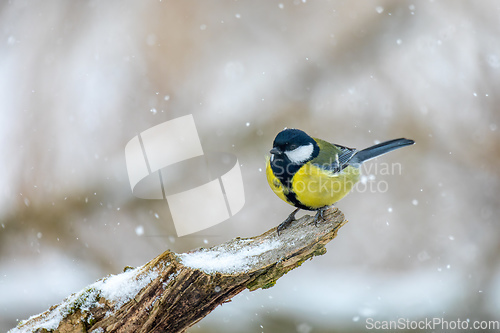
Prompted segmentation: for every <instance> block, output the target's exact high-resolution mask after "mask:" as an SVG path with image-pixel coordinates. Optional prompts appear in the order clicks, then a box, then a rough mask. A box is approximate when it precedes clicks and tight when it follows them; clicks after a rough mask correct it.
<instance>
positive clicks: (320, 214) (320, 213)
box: [313, 206, 328, 227]
mask: <svg viewBox="0 0 500 333" xmlns="http://www.w3.org/2000/svg"><path fill="white" fill-rule="evenodd" d="M327 209H328V206H325V207H321V208H320V209H318V210H317V211H316V215H315V216H314V220H313V221H314V226H316V227H317V226H318V222H319V220H323V221H324V220H325V218H324V216H323V214H324V213H325V210H327Z"/></svg>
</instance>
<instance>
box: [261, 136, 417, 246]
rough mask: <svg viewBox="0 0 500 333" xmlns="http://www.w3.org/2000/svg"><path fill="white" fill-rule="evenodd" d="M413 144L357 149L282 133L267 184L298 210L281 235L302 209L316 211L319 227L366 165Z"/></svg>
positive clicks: (270, 161)
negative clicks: (372, 160) (327, 210)
mask: <svg viewBox="0 0 500 333" xmlns="http://www.w3.org/2000/svg"><path fill="white" fill-rule="evenodd" d="M414 143H415V141H413V140H409V139H405V138H400V139H394V140H389V141H385V142H382V143H379V144H376V145H374V146H371V147H368V148H365V149H362V150H357V149H353V148H348V147H345V146H341V145H338V144H333V143H329V142H327V141H324V140H321V139H317V138H313V137H311V136H309V135H308V134H307V133H305V132H304V131H302V130H300V129H295V128H285V129H284V130H282V131H281V132H279V133H278V134H277V135H276V138H275V139H274V142H273V148H272V149H271V150H270V154H271V156H270V157H269V156H268V157H267V159H266V176H267V182H268V183H269V186H270V187H271V189H272V190H273V192H274V193H275V194H276V195H277V196H278V197H279V198H281V199H282V200H283V201H285V202H286V203H288V204H290V205H292V206H295V207H296V209H295V210H294V211H293V212H292V213H291V214H290V215H289V216H288V217H287V218H286V219H285V220H284V221H283V222H282V223H281V224H280V225H278V227H277V233H278V236H279V235H280V233H281V232H282V231H283V230H285V229H286V228H287V227H288V226H289V225H290V224H292V223H293V221H295V214H296V213H297V212H298V211H299V210H301V209H303V210H309V211H316V215H315V217H314V220H313V221H314V224H315V225H316V226H317V225H318V222H319V221H320V220H322V219H323V213H324V211H325V210H326V209H327V208H328V207H330V206H332V205H333V204H335V203H336V202H338V201H339V200H340V199H342V198H343V197H345V196H346V195H347V194H348V193H349V192H350V191H351V190H352V189H353V188H354V185H355V184H356V183H357V182H358V181H359V179H360V177H361V171H360V166H361V164H362V163H363V162H366V161H368V160H371V159H372V158H375V157H377V156H380V155H383V154H385V153H388V152H390V151H393V150H395V149H399V148H402V147H405V146H410V145H413V144H414Z"/></svg>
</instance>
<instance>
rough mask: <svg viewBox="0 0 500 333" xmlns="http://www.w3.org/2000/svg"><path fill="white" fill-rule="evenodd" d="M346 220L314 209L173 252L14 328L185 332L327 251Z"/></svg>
mask: <svg viewBox="0 0 500 333" xmlns="http://www.w3.org/2000/svg"><path fill="white" fill-rule="evenodd" d="M346 222H347V220H345V218H344V214H342V212H341V211H340V210H338V209H337V208H334V207H332V208H330V209H329V210H327V211H325V214H324V221H321V222H319V223H318V224H317V226H316V227H315V225H314V222H313V217H311V216H309V215H306V216H304V217H302V218H300V219H299V220H297V221H295V222H293V224H292V225H290V226H289V227H288V228H287V229H286V230H284V231H283V232H282V233H281V234H280V235H279V236H278V235H277V232H276V228H272V229H271V230H269V231H267V232H265V233H264V234H262V235H260V236H256V237H252V238H240V237H237V238H235V239H232V240H230V241H228V242H226V243H223V244H221V245H217V246H214V247H210V248H199V249H196V250H193V251H190V252H188V253H182V254H176V253H173V252H171V251H165V252H164V253H162V254H161V255H159V256H158V257H156V258H154V259H153V260H151V261H150V262H148V263H147V264H145V265H144V266H141V267H137V268H131V267H126V268H125V270H124V272H123V273H121V274H117V275H110V276H108V277H105V278H103V279H100V280H98V281H97V282H95V283H93V284H91V285H89V286H87V287H86V288H85V289H83V290H81V291H80V292H77V293H75V294H72V295H71V296H69V297H68V298H66V299H65V300H64V301H63V302H62V303H60V304H58V305H55V306H52V307H51V308H50V309H48V310H47V311H45V312H43V313H41V314H39V315H36V316H33V317H31V318H29V319H28V320H26V321H22V322H21V323H20V324H19V325H18V326H17V327H16V328H13V329H12V330H10V331H9V332H11V333H14V332H94V333H99V332H172V333H173V332H185V331H186V330H187V329H188V328H189V327H190V326H192V325H194V324H195V323H196V322H198V321H199V320H201V319H202V318H203V317H205V316H206V315H207V314H209V313H210V312H211V311H212V310H214V309H215V308H216V307H217V306H218V305H220V304H223V303H225V302H228V301H229V300H230V299H231V298H232V297H233V296H235V295H237V294H238V293H240V292H241V291H243V290H245V289H249V290H250V291H253V290H256V289H258V288H262V289H266V288H270V287H272V286H273V285H274V284H275V283H276V281H277V280H278V279H279V278H280V277H281V276H282V275H283V274H285V273H287V272H289V271H290V270H292V269H294V268H296V267H298V266H300V265H301V264H302V263H303V262H304V261H306V260H308V259H310V258H312V257H314V256H317V255H322V254H325V253H326V249H325V244H326V243H328V242H329V241H331V240H332V239H333V238H335V236H336V235H337V231H338V229H339V228H340V227H342V226H343V225H344V224H345V223H346Z"/></svg>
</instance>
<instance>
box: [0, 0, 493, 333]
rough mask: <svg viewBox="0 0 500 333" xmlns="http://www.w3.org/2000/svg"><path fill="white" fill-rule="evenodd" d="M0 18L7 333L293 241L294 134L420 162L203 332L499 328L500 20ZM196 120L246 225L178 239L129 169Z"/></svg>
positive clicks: (22, 13) (69, 12)
mask: <svg viewBox="0 0 500 333" xmlns="http://www.w3.org/2000/svg"><path fill="white" fill-rule="evenodd" d="M0 10H1V11H0V27H1V36H2V37H1V40H0V170H1V171H2V173H1V176H0V223H1V225H0V295H1V296H0V331H5V330H7V329H9V328H11V327H14V326H15V325H16V324H17V321H18V320H21V319H26V318H27V317H29V316H30V315H33V314H36V313H39V312H42V311H44V310H46V309H47V308H48V307H50V306H51V305H53V304H55V303H58V302H60V301H61V300H62V299H63V298H64V297H66V296H68V295H69V294H70V293H72V292H75V291H78V290H80V289H81V288H83V287H84V286H86V285H88V284H90V283H92V282H94V281H95V280H96V279H98V278H100V277H102V276H105V275H107V274H111V273H113V274H116V273H118V272H120V271H121V270H122V269H123V267H124V266H126V265H130V266H138V265H142V264H144V263H146V262H147V261H148V260H150V259H152V258H153V257H154V256H156V255H157V254H159V253H161V252H162V251H164V250H166V249H171V250H174V251H176V252H182V251H186V250H189V249H192V248H195V247H199V246H209V245H214V244H218V243H220V242H223V241H225V240H228V239H230V238H233V237H235V236H241V237H250V236H253V235H256V234H259V233H261V232H263V231H265V230H268V229H269V228H271V227H273V226H276V225H278V224H279V223H280V222H281V221H282V220H283V219H284V218H285V217H286V216H287V214H289V213H290V212H291V210H292V207H290V206H288V205H287V204H285V203H283V202H282V201H281V200H279V199H278V198H277V197H276V196H274V194H273V193H272V192H271V190H270V189H269V188H268V185H267V183H266V180H265V174H264V172H263V171H262V170H263V168H264V157H265V155H266V154H268V151H269V149H270V148H271V145H272V140H273V139H274V136H275V135H276V133H277V132H278V131H280V130H281V129H282V128H283V127H285V126H287V127H297V128H301V129H303V130H305V131H307V132H308V133H310V134H311V135H313V136H316V137H320V138H323V139H325V140H329V141H332V142H336V143H339V144H343V145H346V146H350V147H358V148H364V147H366V146H368V145H371V144H373V143H374V142H376V141H382V140H386V139H392V138H397V137H408V138H412V139H414V140H416V142H417V144H416V145H415V146H413V147H410V148H405V149H403V150H400V151H397V152H394V153H391V154H389V155H387V156H384V157H383V158H379V159H378V160H376V161H374V162H370V165H372V167H373V168H372V169H371V171H370V172H369V173H371V175H367V176H368V178H367V179H365V180H366V181H367V183H366V184H372V183H373V184H383V185H384V184H385V185H387V191H385V190H384V191H380V190H375V191H371V190H365V191H362V190H359V191H357V192H358V193H356V192H354V193H352V194H351V195H349V196H348V197H347V198H345V199H344V200H342V201H341V202H340V203H339V204H338V206H339V207H340V209H341V210H342V211H343V212H344V213H345V214H346V217H347V218H348V219H349V221H350V222H349V223H348V224H347V225H346V226H345V227H344V228H342V229H341V231H340V233H339V237H338V238H337V239H335V240H334V241H333V242H332V243H330V244H329V245H328V247H327V248H328V253H327V254H326V255H324V256H322V257H319V258H315V260H313V261H311V262H307V263H306V264H304V265H303V266H302V267H301V268H300V269H298V270H295V271H292V272H290V273H289V274H287V275H286V276H284V277H283V278H282V279H280V280H279V281H278V283H277V285H276V286H274V287H273V288H271V289H269V290H264V291H262V290H259V291H256V292H252V293H250V292H247V291H246V292H243V293H242V294H240V295H239V296H237V297H236V298H235V299H234V300H233V302H232V303H230V304H226V305H224V306H222V307H220V308H218V309H217V310H216V311H214V313H212V314H211V315H210V316H208V317H207V318H205V319H204V320H202V321H201V322H200V323H199V324H197V325H196V326H195V327H193V328H192V330H191V331H192V332H198V333H202V332H299V333H308V332H332V331H353V332H354V331H365V330H366V329H365V325H366V320H367V318H373V319H374V320H397V319H398V318H407V319H409V320H423V319H425V318H444V319H446V320H457V319H459V318H460V319H461V320H465V319H469V320H470V321H471V325H472V322H473V321H476V320H497V321H499V320H500V315H499V313H500V242H499V234H500V226H499V224H498V222H499V219H498V216H499V215H500V208H499V199H498V198H499V194H500V180H499V171H498V168H499V165H500V163H499V162H500V161H499V160H500V156H499V154H500V140H499V139H500V136H499V132H500V129H499V128H498V127H499V125H500V114H499V111H498V109H499V106H500V100H499V98H500V96H499V94H498V87H499V86H500V44H499V43H498V36H500V24H499V22H500V20H499V19H500V4H499V3H498V2H497V1H493V0H492V1H476V2H472V1H438V0H435V1H432V0H431V1H418V2H416V1H415V2H412V1H396V0H385V1H384V0H379V1H340V0H335V1H311V0H307V1H306V0H301V1H298V0H296V1H281V2H280V1H189V0H188V1H166V0H162V1H158V0H157V1H78V2H76V1H61V0H51V1H15V0H14V1H8V2H7V1H4V2H3V3H2V4H1V7H0ZM187 114H193V116H194V119H195V122H196V124H197V129H198V132H199V134H200V138H201V142H202V145H203V148H204V150H205V151H227V152H232V153H233V154H235V155H236V156H237V157H238V159H239V161H240V163H241V165H242V175H243V179H244V185H245V194H246V204H245V207H244V208H243V210H242V211H240V212H239V213H238V214H237V215H236V216H234V217H232V218H231V219H229V220H227V221H225V222H224V223H221V224H219V225H217V226H215V227H213V228H210V229H207V230H204V231H201V232H199V233H197V234H194V235H190V236H186V237H182V238H178V237H176V235H175V230H174V226H173V223H172V220H171V216H170V212H169V210H168V206H167V204H166V202H163V201H154V200H142V199H137V198H135V197H134V196H133V195H132V193H131V191H130V187H129V183H128V178H127V170H126V165H125V157H124V148H125V145H126V143H127V142H128V141H129V140H130V139H131V138H132V137H133V136H135V135H137V133H139V132H142V131H144V130H145V129H147V128H150V127H152V126H155V125H157V124H160V123H162V122H165V121H167V120H170V119H174V118H176V117H179V116H182V115H187ZM382 163H388V164H390V165H393V163H399V164H400V166H401V172H400V173H399V172H397V173H396V174H390V175H387V174H383V172H382V170H381V169H376V166H377V165H378V166H381V165H382ZM370 165H368V167H369V166H370ZM377 170H378V171H377ZM193 172H196V170H185V175H184V176H183V177H189V175H190V173H193ZM179 181H182V178H180V179H179ZM360 192H361V193H360ZM195 206H196V204H194V207H195Z"/></svg>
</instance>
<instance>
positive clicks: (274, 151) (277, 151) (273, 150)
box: [269, 147, 281, 155]
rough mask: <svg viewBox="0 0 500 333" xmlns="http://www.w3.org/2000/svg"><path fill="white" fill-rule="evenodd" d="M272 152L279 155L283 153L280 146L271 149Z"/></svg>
mask: <svg viewBox="0 0 500 333" xmlns="http://www.w3.org/2000/svg"><path fill="white" fill-rule="evenodd" d="M269 152H270V153H271V154H276V155H279V154H281V150H279V149H278V148H276V147H274V148H273V149H271V150H270V151H269Z"/></svg>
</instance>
